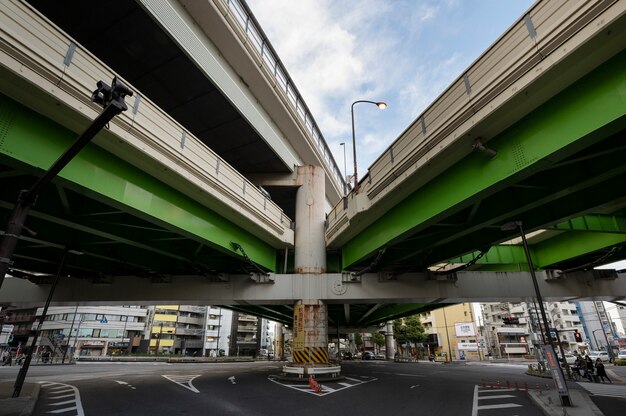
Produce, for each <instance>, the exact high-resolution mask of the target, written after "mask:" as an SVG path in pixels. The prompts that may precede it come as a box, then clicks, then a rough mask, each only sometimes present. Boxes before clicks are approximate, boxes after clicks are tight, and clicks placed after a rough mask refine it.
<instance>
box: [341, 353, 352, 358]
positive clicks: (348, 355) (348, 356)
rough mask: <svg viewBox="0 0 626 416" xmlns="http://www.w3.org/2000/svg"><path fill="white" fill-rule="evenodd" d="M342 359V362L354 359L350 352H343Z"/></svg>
mask: <svg viewBox="0 0 626 416" xmlns="http://www.w3.org/2000/svg"><path fill="white" fill-rule="evenodd" d="M341 359H342V360H351V359H352V353H351V352H350V351H342V352H341Z"/></svg>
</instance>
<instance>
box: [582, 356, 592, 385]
mask: <svg viewBox="0 0 626 416" xmlns="http://www.w3.org/2000/svg"><path fill="white" fill-rule="evenodd" d="M583 364H584V367H583V371H584V373H583V377H585V378H587V379H589V381H593V361H592V360H591V358H590V357H589V355H585V359H584V360H583Z"/></svg>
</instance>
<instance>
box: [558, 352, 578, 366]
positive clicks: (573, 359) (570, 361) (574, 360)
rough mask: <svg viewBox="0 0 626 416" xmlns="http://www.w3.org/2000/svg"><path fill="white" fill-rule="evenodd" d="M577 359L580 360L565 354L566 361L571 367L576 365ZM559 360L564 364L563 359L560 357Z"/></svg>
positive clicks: (572, 355)
mask: <svg viewBox="0 0 626 416" xmlns="http://www.w3.org/2000/svg"><path fill="white" fill-rule="evenodd" d="M576 358H578V356H577V355H574V354H568V353H565V361H566V362H567V364H569V365H574V363H575V362H576ZM559 360H560V361H561V362H563V359H562V358H561V357H560V356H559Z"/></svg>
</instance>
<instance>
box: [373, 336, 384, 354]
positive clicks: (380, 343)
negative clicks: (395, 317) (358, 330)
mask: <svg viewBox="0 0 626 416" xmlns="http://www.w3.org/2000/svg"><path fill="white" fill-rule="evenodd" d="M372 342H373V343H374V345H376V346H378V348H377V350H378V351H380V347H382V346H383V345H385V336H384V335H383V334H381V333H380V332H374V333H373V334H372Z"/></svg>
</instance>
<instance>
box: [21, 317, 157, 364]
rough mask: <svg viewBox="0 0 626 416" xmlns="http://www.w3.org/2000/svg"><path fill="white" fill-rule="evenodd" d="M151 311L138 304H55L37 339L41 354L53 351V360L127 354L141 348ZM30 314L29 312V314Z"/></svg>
mask: <svg viewBox="0 0 626 416" xmlns="http://www.w3.org/2000/svg"><path fill="white" fill-rule="evenodd" d="M42 313H43V308H38V309H37V310H36V311H35V313H34V317H35V319H34V320H31V321H30V324H29V325H30V326H29V328H28V334H29V337H28V340H27V341H20V344H19V345H20V347H22V348H25V347H26V346H30V343H31V342H32V336H30V335H31V334H32V330H33V329H35V327H36V326H37V325H38V322H39V319H41V314H42ZM146 315H147V310H146V309H144V308H141V307H137V306H52V307H50V308H49V309H48V312H47V315H46V317H45V320H44V322H43V324H42V327H41V333H40V334H39V337H38V340H37V345H36V348H37V355H40V354H41V353H42V352H43V351H48V352H50V353H51V356H52V357H51V358H52V359H59V358H61V357H65V358H66V359H68V360H69V359H70V357H74V356H99V355H115V354H125V353H130V352H133V351H136V350H137V349H138V348H139V345H140V342H141V339H142V334H143V332H144V330H145V326H146ZM25 316H28V315H25Z"/></svg>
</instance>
